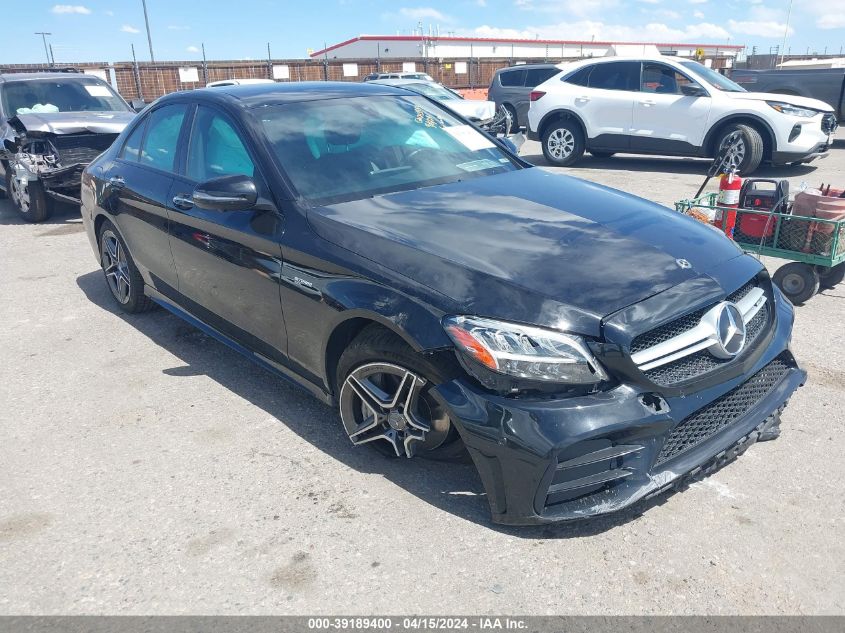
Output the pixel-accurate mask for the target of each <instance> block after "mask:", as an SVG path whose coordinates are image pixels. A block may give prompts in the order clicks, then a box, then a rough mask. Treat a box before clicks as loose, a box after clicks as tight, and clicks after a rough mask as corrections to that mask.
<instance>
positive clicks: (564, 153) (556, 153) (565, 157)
mask: <svg viewBox="0 0 845 633" xmlns="http://www.w3.org/2000/svg"><path fill="white" fill-rule="evenodd" d="M583 155H584V133H583V132H582V131H581V126H580V125H578V123H576V122H575V121H574V120H573V119H561V120H559V121H555V122H553V123H551V124H550V125H549V127H548V128H546V131H545V132H544V133H543V156H545V157H546V160H547V161H549V162H550V163H552V164H553V165H557V166H558V167H567V166H569V165H572V164H573V163H574V162H575V161H577V160H578V159H579V158H581V156H583Z"/></svg>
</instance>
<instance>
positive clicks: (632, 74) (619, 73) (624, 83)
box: [590, 62, 640, 91]
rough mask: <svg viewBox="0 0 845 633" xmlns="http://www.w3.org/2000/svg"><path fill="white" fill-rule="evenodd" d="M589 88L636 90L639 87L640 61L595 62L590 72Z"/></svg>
mask: <svg viewBox="0 0 845 633" xmlns="http://www.w3.org/2000/svg"><path fill="white" fill-rule="evenodd" d="M590 88H598V89H600V90H629V91H637V90H639V88H640V63H639V62H607V63H604V64H596V65H595V67H594V68H593V72H591V73H590Z"/></svg>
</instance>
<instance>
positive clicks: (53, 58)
mask: <svg viewBox="0 0 845 633" xmlns="http://www.w3.org/2000/svg"><path fill="white" fill-rule="evenodd" d="M50 63H51V64H52V65H53V66H55V65H56V56H55V55H53V45H52V44H50Z"/></svg>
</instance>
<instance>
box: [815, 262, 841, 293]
mask: <svg viewBox="0 0 845 633" xmlns="http://www.w3.org/2000/svg"><path fill="white" fill-rule="evenodd" d="M816 271H817V272H818V273H819V283H820V285H821V287H822V288H827V289H830V288H833V287H835V286H837V285H839V284H841V283H842V280H843V279H845V262H842V263H841V264H837V265H836V266H833V267H832V268H827V267H825V266H819V267H818V268H816Z"/></svg>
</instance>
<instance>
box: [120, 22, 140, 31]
mask: <svg viewBox="0 0 845 633" xmlns="http://www.w3.org/2000/svg"><path fill="white" fill-rule="evenodd" d="M120 30H121V31H123V32H124V33H140V32H141V31H140V30H139V29H136V28H135V27H134V26H129V25H128V24H124V25H123V26H121V27H120Z"/></svg>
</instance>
